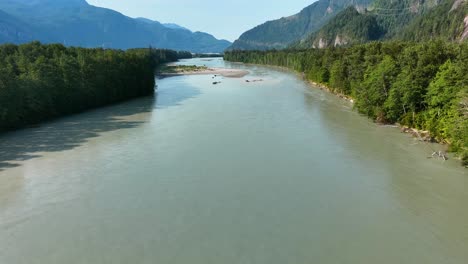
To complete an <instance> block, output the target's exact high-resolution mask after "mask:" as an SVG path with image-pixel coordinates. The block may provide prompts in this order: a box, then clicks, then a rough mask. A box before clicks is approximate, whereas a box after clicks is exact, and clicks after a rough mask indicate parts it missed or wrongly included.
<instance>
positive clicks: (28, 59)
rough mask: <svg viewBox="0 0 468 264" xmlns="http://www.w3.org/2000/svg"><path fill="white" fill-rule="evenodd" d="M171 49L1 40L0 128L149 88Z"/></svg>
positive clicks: (173, 58)
mask: <svg viewBox="0 0 468 264" xmlns="http://www.w3.org/2000/svg"><path fill="white" fill-rule="evenodd" d="M189 55H190V56H191V54H190V53H187V52H175V51H171V50H156V49H135V50H128V51H125V52H124V51H119V50H105V49H84V48H66V47H64V46H62V45H59V44H52V45H42V44H40V43H39V42H33V43H30V44H24V45H21V46H16V45H3V46H0V131H5V130H10V129H15V128H20V127H24V126H27V125H31V124H35V123H38V122H41V121H43V120H46V119H50V118H53V117H58V116H62V115H66V114H71V113H77V112H80V111H84V110H86V109H90V108H93V107H98V106H102V105H106V104H111V103H116V102H119V101H123V100H126V99H130V98H134V97H138V96H144V95H150V94H152V93H153V92H154V86H155V78H154V70H155V67H157V66H158V65H159V64H161V63H165V62H170V61H176V60H177V59H178V58H179V57H188V56H189Z"/></svg>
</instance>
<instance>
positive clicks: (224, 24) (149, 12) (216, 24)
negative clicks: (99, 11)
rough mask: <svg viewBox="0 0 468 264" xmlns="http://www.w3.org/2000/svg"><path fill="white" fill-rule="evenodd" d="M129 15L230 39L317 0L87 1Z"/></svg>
mask: <svg viewBox="0 0 468 264" xmlns="http://www.w3.org/2000/svg"><path fill="white" fill-rule="evenodd" d="M87 1H88V3H90V4H92V5H96V6H102V7H107V8H111V9H114V10H117V11H119V12H121V13H123V14H125V15H127V16H130V17H146V18H149V19H153V20H158V21H161V22H165V23H169V22H170V23H177V24H179V25H181V26H184V27H187V28H189V29H191V30H193V31H204V32H208V33H210V34H213V35H214V36H215V37H217V38H223V39H227V40H230V41H234V40H235V39H237V38H238V37H239V36H240V34H242V33H243V32H244V31H246V30H248V29H250V28H252V27H254V26H257V25H259V24H261V23H263V22H265V21H267V20H272V19H277V18H280V17H283V16H289V15H293V14H295V13H297V12H299V11H300V10H301V9H302V8H304V7H306V6H308V5H310V4H311V3H313V2H315V0H286V1H283V0H273V1H268V0H223V1H220V0H87Z"/></svg>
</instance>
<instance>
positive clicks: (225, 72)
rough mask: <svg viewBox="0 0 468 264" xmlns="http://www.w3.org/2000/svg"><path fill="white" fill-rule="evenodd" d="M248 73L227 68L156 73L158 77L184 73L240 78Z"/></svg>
mask: <svg viewBox="0 0 468 264" xmlns="http://www.w3.org/2000/svg"><path fill="white" fill-rule="evenodd" d="M248 74H250V72H249V71H247V70H239V69H228V68H208V69H206V70H193V71H184V72H173V73H172V72H171V73H164V72H162V73H157V74H156V75H157V76H160V77H175V76H184V75H219V76H223V77H226V78H242V77H244V76H246V75H248Z"/></svg>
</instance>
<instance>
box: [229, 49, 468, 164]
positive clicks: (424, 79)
mask: <svg viewBox="0 0 468 264" xmlns="http://www.w3.org/2000/svg"><path fill="white" fill-rule="evenodd" d="M225 59H226V60H229V61H237V62H244V63H254V64H266V65H275V66H282V67H287V68H290V69H293V70H295V71H298V72H301V73H303V75H304V76H305V77H306V78H307V79H309V80H311V81H314V82H317V83H321V84H324V85H326V86H328V87H329V88H330V89H331V90H332V91H333V92H335V93H340V94H344V95H347V96H350V97H352V98H354V100H355V108H356V109H357V110H358V111H359V112H360V113H363V114H365V115H367V116H368V117H370V118H372V119H374V120H376V121H377V122H381V123H400V124H402V125H406V126H409V127H413V128H417V129H422V130H428V131H430V132H431V135H432V136H433V137H434V138H435V139H436V140H438V141H441V142H445V143H448V144H449V145H450V150H451V151H454V152H457V153H459V154H460V156H461V157H462V159H463V161H464V163H465V164H468V67H467V65H468V44H467V43H462V44H459V43H458V44H457V43H448V42H444V41H437V40H436V41H428V42H423V43H409V42H396V41H395V42H372V43H368V44H362V45H355V46H351V47H348V48H334V47H331V48H326V49H308V50H281V51H231V52H227V53H225Z"/></svg>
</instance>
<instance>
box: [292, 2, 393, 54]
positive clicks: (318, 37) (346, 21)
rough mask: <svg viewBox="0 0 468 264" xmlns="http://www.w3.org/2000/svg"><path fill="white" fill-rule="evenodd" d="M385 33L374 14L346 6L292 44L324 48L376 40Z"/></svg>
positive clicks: (302, 46) (301, 46)
mask: <svg viewBox="0 0 468 264" xmlns="http://www.w3.org/2000/svg"><path fill="white" fill-rule="evenodd" d="M384 34H385V31H384V29H383V28H381V27H380V25H379V24H378V23H377V19H376V17H375V16H373V15H370V14H361V13H359V12H358V11H357V10H356V9H355V8H354V7H348V8H347V9H346V10H344V11H342V12H341V13H339V14H338V15H337V16H336V17H334V18H333V19H331V20H330V22H329V23H327V24H326V25H325V26H323V27H322V28H321V29H320V30H319V31H317V32H314V33H312V34H311V35H310V36H309V37H307V38H306V39H304V40H302V41H300V42H299V43H297V44H295V45H293V46H294V47H298V48H309V47H313V48H325V47H329V46H335V47H336V46H342V45H351V44H356V43H362V42H366V41H370V40H378V39H379V38H381V37H382V36H383V35H384Z"/></svg>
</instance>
